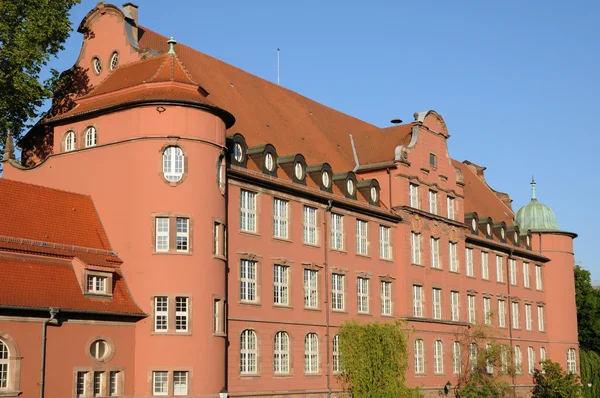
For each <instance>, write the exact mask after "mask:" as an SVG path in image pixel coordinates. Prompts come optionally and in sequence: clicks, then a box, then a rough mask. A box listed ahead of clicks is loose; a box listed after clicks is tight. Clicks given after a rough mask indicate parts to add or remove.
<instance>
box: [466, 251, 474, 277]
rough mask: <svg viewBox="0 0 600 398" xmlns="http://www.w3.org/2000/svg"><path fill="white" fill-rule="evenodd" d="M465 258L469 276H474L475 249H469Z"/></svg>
mask: <svg viewBox="0 0 600 398" xmlns="http://www.w3.org/2000/svg"><path fill="white" fill-rule="evenodd" d="M465 257H466V262H467V271H466V272H467V276H473V249H471V248H469V247H467V250H466V252H465Z"/></svg>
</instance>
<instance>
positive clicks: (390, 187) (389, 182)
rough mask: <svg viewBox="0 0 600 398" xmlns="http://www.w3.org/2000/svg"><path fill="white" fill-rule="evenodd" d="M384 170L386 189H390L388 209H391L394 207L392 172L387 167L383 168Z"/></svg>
mask: <svg viewBox="0 0 600 398" xmlns="http://www.w3.org/2000/svg"><path fill="white" fill-rule="evenodd" d="M385 171H386V172H387V175H388V189H389V190H390V210H391V209H393V208H394V205H393V204H392V172H391V171H390V168H389V167H388V168H387V169H385Z"/></svg>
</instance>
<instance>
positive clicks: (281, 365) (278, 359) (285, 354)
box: [273, 332, 290, 373]
mask: <svg viewBox="0 0 600 398" xmlns="http://www.w3.org/2000/svg"><path fill="white" fill-rule="evenodd" d="M273 345H274V349H273V371H274V372H275V373H289V372H290V338H289V336H288V334H287V333H286V332H277V333H276V334H275V339H274V342H273Z"/></svg>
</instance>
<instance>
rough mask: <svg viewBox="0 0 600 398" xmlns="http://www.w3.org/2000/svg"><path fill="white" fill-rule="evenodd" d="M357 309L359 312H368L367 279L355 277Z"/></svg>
mask: <svg viewBox="0 0 600 398" xmlns="http://www.w3.org/2000/svg"><path fill="white" fill-rule="evenodd" d="M356 295H357V304H358V305H357V309H358V312H359V313H361V314H368V313H369V279H368V278H362V277H358V278H356Z"/></svg>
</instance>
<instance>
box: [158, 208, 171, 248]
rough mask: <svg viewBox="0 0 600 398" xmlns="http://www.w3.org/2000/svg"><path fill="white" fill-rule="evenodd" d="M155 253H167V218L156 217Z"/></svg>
mask: <svg viewBox="0 0 600 398" xmlns="http://www.w3.org/2000/svg"><path fill="white" fill-rule="evenodd" d="M155 223H156V249H155V250H156V251H157V252H168V251H169V217H156V219H155Z"/></svg>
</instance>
